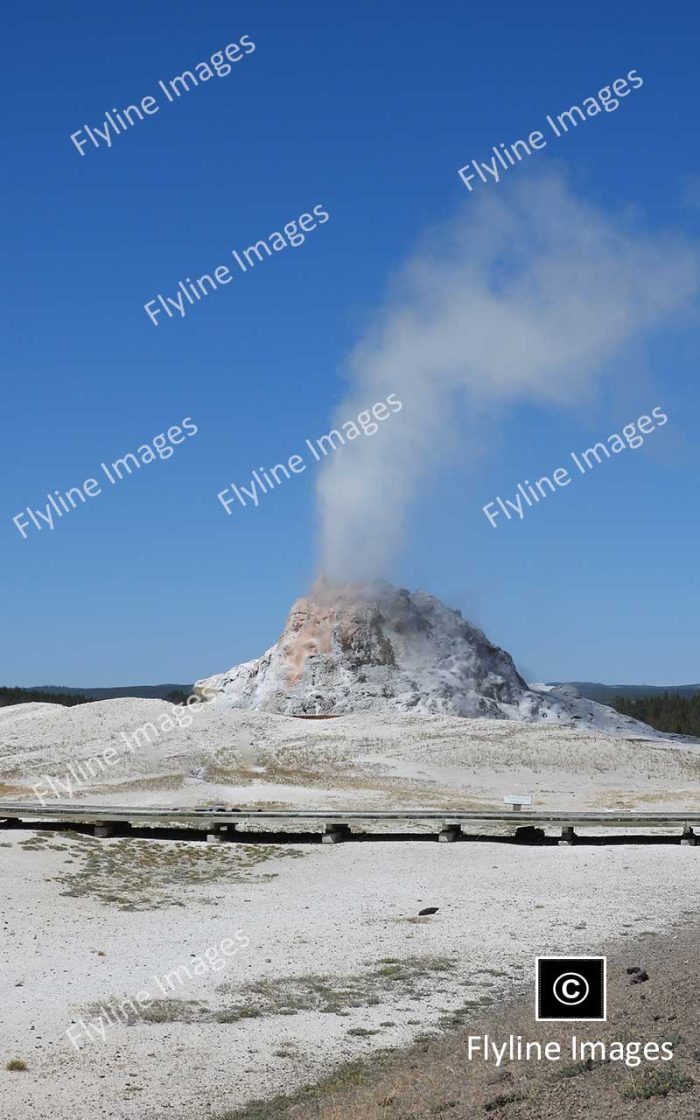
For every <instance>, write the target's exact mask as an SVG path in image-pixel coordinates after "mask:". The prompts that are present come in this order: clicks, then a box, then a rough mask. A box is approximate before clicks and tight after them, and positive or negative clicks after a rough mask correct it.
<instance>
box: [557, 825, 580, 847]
mask: <svg viewBox="0 0 700 1120" xmlns="http://www.w3.org/2000/svg"><path fill="white" fill-rule="evenodd" d="M576 840H577V836H576V833H575V832H574V826H573V825H572V824H565V825H563V827H562V830H561V840H560V841H559V847H560V848H562V847H570V846H571V845H572V844H575V843H576Z"/></svg>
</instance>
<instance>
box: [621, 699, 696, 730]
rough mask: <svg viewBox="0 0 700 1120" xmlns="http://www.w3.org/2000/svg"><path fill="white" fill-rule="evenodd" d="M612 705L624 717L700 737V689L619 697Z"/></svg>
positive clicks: (657, 728)
mask: <svg viewBox="0 0 700 1120" xmlns="http://www.w3.org/2000/svg"><path fill="white" fill-rule="evenodd" d="M612 706H613V707H614V708H615V709H616V710H617V711H618V712H621V713H622V714H623V715H625V716H632V717H633V718H634V719H639V720H641V721H642V723H648V724H649V726H650V727H654V728H656V730H657V731H666V732H670V733H673V734H676V735H694V736H696V737H700V692H696V693H694V694H692V695H691V696H682V695H681V694H680V693H678V692H651V693H647V694H646V695H645V696H637V697H634V698H632V697H629V696H616V697H615V699H614V700H613V701H612Z"/></svg>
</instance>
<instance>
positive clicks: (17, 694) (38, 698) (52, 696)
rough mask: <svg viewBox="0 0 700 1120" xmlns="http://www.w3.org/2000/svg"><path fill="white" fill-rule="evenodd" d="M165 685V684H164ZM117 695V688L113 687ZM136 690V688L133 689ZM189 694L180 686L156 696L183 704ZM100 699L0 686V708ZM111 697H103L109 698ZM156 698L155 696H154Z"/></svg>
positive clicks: (78, 693)
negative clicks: (13, 705)
mask: <svg viewBox="0 0 700 1120" xmlns="http://www.w3.org/2000/svg"><path fill="white" fill-rule="evenodd" d="M166 687H167V686H166ZM94 691H95V692H102V691H104V692H108V691H109V690H107V689H104V690H103V689H94ZM114 691H115V692H117V694H118V695H119V690H117V689H115V690H114ZM134 691H136V690H134ZM147 691H151V692H157V691H158V690H157V688H154V689H147ZM121 695H122V696H128V695H130V693H129V691H128V690H125V691H124V692H122V693H121ZM188 696H189V690H188V691H185V689H182V688H177V687H176V688H173V689H171V690H170V691H169V692H165V694H164V695H162V696H160V697H157V698H159V699H163V700H168V701H169V702H170V703H171V704H184V702H185V700H186V699H187V697H188ZM98 698H99V699H102V697H96V696H91V695H86V694H84V693H80V692H63V691H60V692H50V691H47V690H46V689H44V688H7V687H4V686H0V708H8V707H10V706H11V705H12V704H31V703H37V704H63V705H64V706H65V707H68V708H70V707H72V706H73V705H74V704H89V703H91V702H92V701H93V700H95V699H98ZM110 698H112V697H109V696H108V697H105V699H110ZM154 698H156V697H154Z"/></svg>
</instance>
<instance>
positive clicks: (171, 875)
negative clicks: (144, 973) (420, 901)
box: [25, 836, 305, 910]
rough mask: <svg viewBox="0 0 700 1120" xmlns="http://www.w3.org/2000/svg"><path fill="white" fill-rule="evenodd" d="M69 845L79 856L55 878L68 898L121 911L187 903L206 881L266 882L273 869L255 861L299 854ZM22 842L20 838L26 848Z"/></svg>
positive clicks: (176, 845) (264, 847)
mask: <svg viewBox="0 0 700 1120" xmlns="http://www.w3.org/2000/svg"><path fill="white" fill-rule="evenodd" d="M81 841H82V842H81V845H80V847H79V848H77V849H73V854H74V855H76V856H77V857H79V860H80V862H79V864H78V867H77V870H75V871H64V872H62V873H61V874H59V875H58V876H57V877H56V881H57V882H58V883H61V884H62V885H63V886H65V887H66V888H67V889H66V890H64V891H62V892H61V893H62V894H63V895H64V896H67V897H69V898H81V897H84V896H88V897H91V898H96V899H97V900H98V901H99V902H102V903H104V904H105V905H112V906H116V907H118V909H120V910H158V909H163V908H167V907H171V906H184V905H186V898H187V894H188V892H190V891H192V890H194V889H196V888H198V887H201V886H205V885H208V884H210V883H222V884H223V883H247V882H256V883H260V882H265V881H268V880H270V879H274V878H275V875H274V874H270V873H267V874H260V873H259V872H258V871H257V867H258V865H259V864H263V863H265V862H267V860H270V859H273V858H288V859H289V858H301V857H303V856H304V855H305V853H304V852H300V851H299V850H298V849H296V848H289V847H283V846H280V845H276V844H222V845H221V846H214V845H195V844H192V843H189V842H180V841H154V840H133V839H123V840H116V841H107V842H105V841H104V840H95V839H94V838H93V837H90V836H83V837H81ZM26 846H27V842H25V847H26Z"/></svg>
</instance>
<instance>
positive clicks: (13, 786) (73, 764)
mask: <svg viewBox="0 0 700 1120" xmlns="http://www.w3.org/2000/svg"><path fill="white" fill-rule="evenodd" d="M598 706H599V705H598ZM179 721H189V722H188V725H187V726H179ZM640 726H642V725H639V724H638V725H636V728H639V727H640ZM636 728H635V729H634V730H633V731H629V730H628V731H626V732H625V733H624V735H623V736H620V734H619V733H618V735H615V736H613V735H610V734H605V733H601V732H596V731H593V730H586V731H583V730H577V729H576V728H572V727H562V726H561V725H551V724H541V723H522V722H518V721H515V720H493V719H463V718H460V717H455V716H433V717H429V716H410V715H403V714H401V713H360V714H358V715H352V716H343V717H339V718H336V719H324V720H305V719H296V718H293V717H289V716H278V715H271V714H269V713H266V712H257V711H247V710H243V709H237V708H233V709H232V708H228V707H225V706H220V705H219V704H218V703H216V702H211V703H202V704H199V705H196V706H194V707H193V708H192V709H191V710H190V711H187V710H186V709H184V708H178V707H175V706H173V705H172V704H168V703H167V702H165V701H161V700H138V699H120V700H106V701H99V702H95V703H92V704H81V705H78V706H76V707H72V708H66V707H61V706H58V705H55V704H23V705H18V706H17V707H13V708H5V709H2V710H0V795H4V796H5V797H13V798H16V797H19V798H23V797H26V798H29V799H31V800H33V801H36V800H37V797H39V796H41V797H43V799H44V801H45V802H46V804H47V806H48V805H50V803H51V802H52V801H54V800H63V801H68V800H72V799H76V798H80V799H83V800H85V799H87V800H90V801H95V800H99V801H100V802H104V803H105V804H109V803H115V802H122V803H126V804H132V805H149V804H150V805H167V806H175V805H182V806H192V805H201V806H205V805H207V804H220V803H221V804H227V805H231V806H236V805H251V806H257V807H259V808H263V807H270V808H274V807H285V806H300V805H303V806H304V807H306V808H326V807H335V806H346V807H348V808H360V807H363V808H395V807H401V806H404V807H407V808H410V807H412V806H416V805H420V806H421V807H423V808H453V809H455V808H459V807H460V806H461V807H462V808H465V809H469V808H487V807H496V806H498V807H500V806H501V805H502V798H503V796H504V795H505V794H509V793H520V794H522V793H525V794H529V795H531V796H532V797H533V805H534V806H535V807H538V808H545V807H546V808H551V809H570V808H579V809H584V808H588V809H607V808H635V807H636V808H645V809H651V808H659V809H662V808H677V809H682V808H684V807H689V808H696V807H697V806H698V804H699V803H700V746H698V745H693V744H684V743H677V742H672V741H669V740H665V739H663V738H662V737H660V736H654V733H653V732H652V731H650V730H649V731H648V732H645V731H644V729H642V733H643V734H647V733H648V735H649V738H639V737H638V736H639V731H637V730H636ZM100 760H101V761H100ZM35 787H36V788H35Z"/></svg>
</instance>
